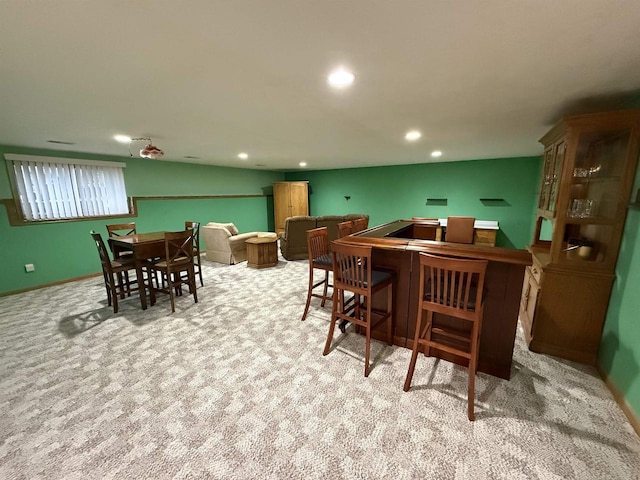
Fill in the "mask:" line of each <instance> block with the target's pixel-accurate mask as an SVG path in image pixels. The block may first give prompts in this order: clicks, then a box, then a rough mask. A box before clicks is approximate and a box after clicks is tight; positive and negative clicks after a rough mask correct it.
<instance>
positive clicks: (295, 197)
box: [289, 182, 309, 217]
mask: <svg viewBox="0 0 640 480" xmlns="http://www.w3.org/2000/svg"><path fill="white" fill-rule="evenodd" d="M307 187H308V184H307V183H306V182H299V183H297V182H296V183H292V184H291V190H290V204H289V205H290V215H289V216H291V217H293V216H296V215H309V189H308V188H307Z"/></svg>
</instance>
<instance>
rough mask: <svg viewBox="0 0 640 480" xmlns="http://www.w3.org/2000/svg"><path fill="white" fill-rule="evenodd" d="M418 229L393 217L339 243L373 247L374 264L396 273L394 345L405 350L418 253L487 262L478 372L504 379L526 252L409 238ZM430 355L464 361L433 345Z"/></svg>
mask: <svg viewBox="0 0 640 480" xmlns="http://www.w3.org/2000/svg"><path fill="white" fill-rule="evenodd" d="M423 231H425V229H424V228H420V222H419V221H409V220H397V221H394V222H390V223H387V224H384V225H380V226H377V227H373V228H370V229H368V230H365V231H363V232H359V233H357V234H354V235H350V236H348V237H344V238H342V239H341V240H339V241H340V242H344V243H350V244H355V245H369V246H371V247H373V264H374V267H379V268H385V269H388V270H393V271H395V273H396V288H395V290H394V292H393V295H394V305H393V309H394V319H395V332H394V343H395V344H396V345H400V346H403V347H406V348H412V346H413V337H414V335H415V326H416V314H417V312H418V287H419V285H418V284H419V275H420V272H419V265H420V261H419V258H418V256H419V253H420V252H426V253H432V254H434V255H445V256H451V257H460V258H473V259H483V260H488V261H489V265H488V267H487V274H486V279H485V290H486V296H485V305H484V318H483V323H482V332H481V336H480V358H479V366H478V370H480V371H481V372H484V373H488V374H491V375H494V376H497V377H500V378H505V379H509V378H510V376H511V359H512V356H513V345H514V341H515V336H516V329H517V325H518V311H519V306H520V295H521V293H522V282H523V279H524V272H525V268H526V267H527V266H528V265H531V263H532V261H531V254H530V253H529V252H528V251H526V250H515V249H507V248H500V247H490V246H482V245H466V244H460V243H447V242H439V241H433V240H425V239H421V238H414V237H420V236H421V232H423ZM435 322H436V323H438V322H444V323H449V324H451V322H454V323H455V325H456V326H457V327H462V328H464V327H466V326H467V325H466V323H467V322H463V321H462V320H458V319H455V318H451V317H447V316H443V315H436V318H435ZM374 337H376V338H378V339H381V340H383V339H384V338H385V333H384V332H383V331H382V330H380V332H374ZM432 354H433V355H436V356H439V357H441V358H445V359H447V360H450V361H455V362H456V363H459V364H462V365H466V360H465V359H462V358H458V357H453V356H451V355H450V354H447V353H446V352H440V351H437V350H435V349H432Z"/></svg>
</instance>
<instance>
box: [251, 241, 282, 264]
mask: <svg viewBox="0 0 640 480" xmlns="http://www.w3.org/2000/svg"><path fill="white" fill-rule="evenodd" d="M245 243H246V245H247V267H250V268H267V267H275V266H276V265H278V239H277V238H275V237H273V238H272V237H253V238H250V239H248V240H247V241H246V242H245Z"/></svg>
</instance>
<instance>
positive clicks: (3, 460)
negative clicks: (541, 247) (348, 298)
mask: <svg viewBox="0 0 640 480" xmlns="http://www.w3.org/2000/svg"><path fill="white" fill-rule="evenodd" d="M204 274H205V287H204V288H202V289H199V291H198V296H199V299H200V302H199V303H198V304H194V303H193V299H192V297H188V296H185V297H182V298H179V299H178V300H177V305H176V309H177V311H176V313H175V314H173V315H172V314H170V306H169V302H168V299H167V298H165V297H161V298H160V300H159V303H158V304H157V305H156V306H154V307H151V308H150V309H149V310H147V311H142V310H140V307H139V300H138V298H137V297H133V298H131V299H127V300H125V301H124V302H123V305H122V307H121V312H120V313H119V314H118V315H114V314H113V311H112V310H111V309H110V308H108V307H107V306H106V299H105V291H104V287H103V285H102V282H101V279H100V278H95V279H91V280H85V281H80V282H74V283H70V284H66V285H63V286H56V287H50V288H46V289H41V290H37V291H33V292H28V293H24V294H20V295H14V296H10V297H4V298H0V312H1V313H0V367H1V368H0V406H1V407H2V415H1V416H0V439H1V443H0V479H76V478H77V479H111V478H113V479H139V478H153V479H168V478H185V479H186V478H219V479H254V478H261V479H291V478H293V479H298V478H299V479H302V478H304V479H309V478H311V479H313V478H319V479H335V478H345V479H418V478H420V479H429V478H437V479H440V478H451V479H490V478H504V479H538V478H539V479H572V478H575V479H582V480H584V479H597V480H601V479H633V478H638V475H639V473H638V472H640V439H639V438H638V437H637V436H636V435H635V433H634V432H633V430H632V429H631V427H630V425H629V424H628V422H627V420H626V418H625V417H624V415H623V413H622V412H621V411H620V409H619V408H618V406H617V405H616V403H615V402H614V400H613V399H612V397H611V395H610V393H609V391H608V390H607V389H606V388H605V386H604V384H603V383H602V381H601V380H600V379H599V378H598V377H597V375H596V374H595V371H594V370H593V369H591V368H588V367H584V366H581V365H578V364H574V363H571V362H566V361H559V360H557V359H554V358H551V357H548V356H543V355H537V354H533V353H531V352H529V351H528V350H527V349H526V347H525V345H524V342H523V340H522V336H521V335H519V336H518V339H517V344H516V349H515V352H514V368H513V374H512V379H511V380H510V381H504V380H500V379H497V378H494V377H490V376H487V375H484V374H479V375H478V380H477V395H476V414H477V420H476V422H474V423H470V422H469V421H468V420H467V418H466V378H467V377H466V370H465V369H463V368H460V367H457V366H454V365H451V364H449V363H447V362H437V361H436V360H434V359H425V358H424V357H419V361H418V365H417V368H416V374H415V376H414V380H413V387H412V389H411V391H410V392H408V393H405V392H403V391H402V385H403V382H404V378H405V375H406V371H407V367H408V363H409V357H410V352H409V351H408V350H406V349H403V348H399V347H388V346H385V345H384V344H382V343H379V342H375V343H374V345H373V347H372V355H373V356H374V357H375V364H374V367H373V370H372V372H371V375H370V377H369V378H364V377H363V357H364V341H363V338H362V337H360V336H358V335H356V334H354V333H353V332H351V331H350V330H347V334H346V335H342V336H341V338H340V339H339V340H338V343H337V347H336V348H335V349H334V350H333V351H332V352H331V353H330V354H329V355H328V356H327V357H323V356H322V355H321V352H322V347H323V344H324V341H325V338H326V334H327V331H328V322H329V316H330V315H329V310H328V309H322V308H320V306H319V301H318V302H316V301H314V302H313V303H312V309H311V311H310V315H309V317H308V319H307V321H306V322H300V316H301V314H302V310H303V307H304V300H305V294H306V281H307V279H306V277H307V264H306V262H304V261H299V262H286V261H281V262H280V264H279V265H278V266H277V267H275V268H271V269H264V270H259V271H258V270H252V269H248V268H247V267H246V264H241V265H236V266H222V265H217V264H211V263H207V264H206V267H205V269H204ZM338 334H339V332H337V333H336V336H338Z"/></svg>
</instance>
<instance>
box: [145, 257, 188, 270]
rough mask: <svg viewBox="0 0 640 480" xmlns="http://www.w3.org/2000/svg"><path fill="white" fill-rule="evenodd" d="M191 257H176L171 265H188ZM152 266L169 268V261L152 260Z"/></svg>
mask: <svg viewBox="0 0 640 480" xmlns="http://www.w3.org/2000/svg"><path fill="white" fill-rule="evenodd" d="M190 260H191V259H190V258H189V257H176V258H175V259H174V260H173V261H172V262H171V266H172V267H177V266H182V265H188V264H189V262H190ZM150 263H151V266H153V267H156V268H167V261H166V260H161V261H159V262H150Z"/></svg>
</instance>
